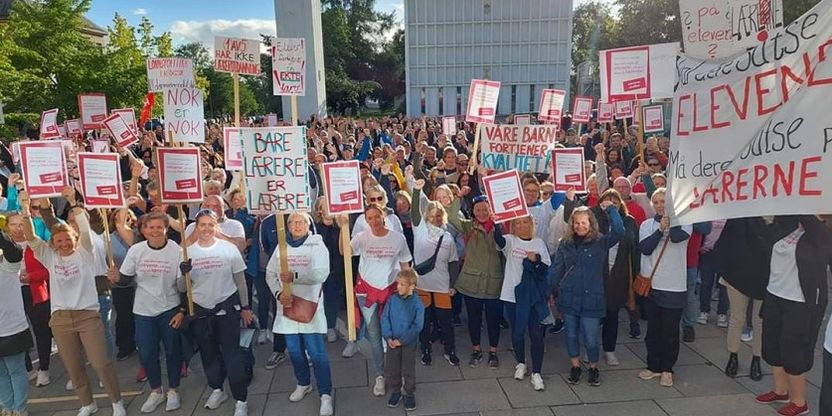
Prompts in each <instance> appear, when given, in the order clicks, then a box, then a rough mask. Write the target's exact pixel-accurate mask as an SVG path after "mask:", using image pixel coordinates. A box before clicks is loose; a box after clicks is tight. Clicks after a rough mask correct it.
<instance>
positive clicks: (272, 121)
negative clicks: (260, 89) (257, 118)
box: [266, 113, 277, 127]
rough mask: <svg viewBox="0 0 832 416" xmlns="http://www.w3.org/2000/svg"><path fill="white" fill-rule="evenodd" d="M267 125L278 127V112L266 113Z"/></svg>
mask: <svg viewBox="0 0 832 416" xmlns="http://www.w3.org/2000/svg"><path fill="white" fill-rule="evenodd" d="M266 126H268V127H277V114H275V113H269V114H266Z"/></svg>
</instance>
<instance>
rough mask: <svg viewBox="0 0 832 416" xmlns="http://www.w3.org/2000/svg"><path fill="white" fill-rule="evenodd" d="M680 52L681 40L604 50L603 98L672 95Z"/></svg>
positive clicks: (663, 96)
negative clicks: (677, 57)
mask: <svg viewBox="0 0 832 416" xmlns="http://www.w3.org/2000/svg"><path fill="white" fill-rule="evenodd" d="M678 53H679V44H678V43H662V44H658V45H645V46H633V47H628V48H619V49H609V50H605V51H601V52H600V75H601V101H603V102H605V103H609V102H614V101H620V100H638V99H641V100H646V99H651V98H668V97H672V96H673V87H674V85H675V83H676V70H675V64H676V56H677V55H678Z"/></svg>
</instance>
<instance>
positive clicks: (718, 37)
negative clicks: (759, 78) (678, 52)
mask: <svg viewBox="0 0 832 416" xmlns="http://www.w3.org/2000/svg"><path fill="white" fill-rule="evenodd" d="M679 9H680V11H681V14H680V17H681V24H682V40H683V41H684V45H685V55H688V56H690V57H693V58H697V59H703V60H705V59H719V58H724V57H728V56H732V55H735V54H736V53H738V52H741V51H745V50H746V49H748V48H749V47H754V45H756V44H757V43H759V42H762V41H764V40H766V39H768V38H769V36H770V33H769V32H770V31H771V30H774V29H777V28H780V27H783V1H782V0H680V1H679Z"/></svg>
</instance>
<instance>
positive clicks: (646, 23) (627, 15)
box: [615, 0, 682, 47]
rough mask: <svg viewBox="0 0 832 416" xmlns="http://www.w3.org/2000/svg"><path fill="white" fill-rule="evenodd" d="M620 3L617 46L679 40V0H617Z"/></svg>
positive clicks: (680, 27) (680, 32)
mask: <svg viewBox="0 0 832 416" xmlns="http://www.w3.org/2000/svg"><path fill="white" fill-rule="evenodd" d="M616 4H617V5H618V6H619V8H620V9H619V14H618V15H619V19H618V29H619V30H618V34H617V36H615V39H616V40H617V43H618V45H617V47H624V46H634V45H651V44H656V43H668V42H680V41H681V40H682V25H681V24H680V19H679V1H678V0H616Z"/></svg>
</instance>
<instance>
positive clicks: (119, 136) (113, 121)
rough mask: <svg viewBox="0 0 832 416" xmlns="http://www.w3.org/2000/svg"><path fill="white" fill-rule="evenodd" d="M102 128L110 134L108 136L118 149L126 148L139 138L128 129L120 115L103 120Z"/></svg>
mask: <svg viewBox="0 0 832 416" xmlns="http://www.w3.org/2000/svg"><path fill="white" fill-rule="evenodd" d="M103 124H104V127H106V128H107V131H109V132H110V136H111V137H112V138H113V140H114V141H115V143H116V146H118V147H127V146H130V145H132V144H133V143H136V142H138V141H139V138H138V137H137V136H136V134H135V133H133V131H132V130H131V129H130V126H128V125H127V123H126V122H125V121H124V119H123V118H122V117H121V115H120V114H113V115H111V116H110V117H107V118H106V119H105V120H104V123H103Z"/></svg>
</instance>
